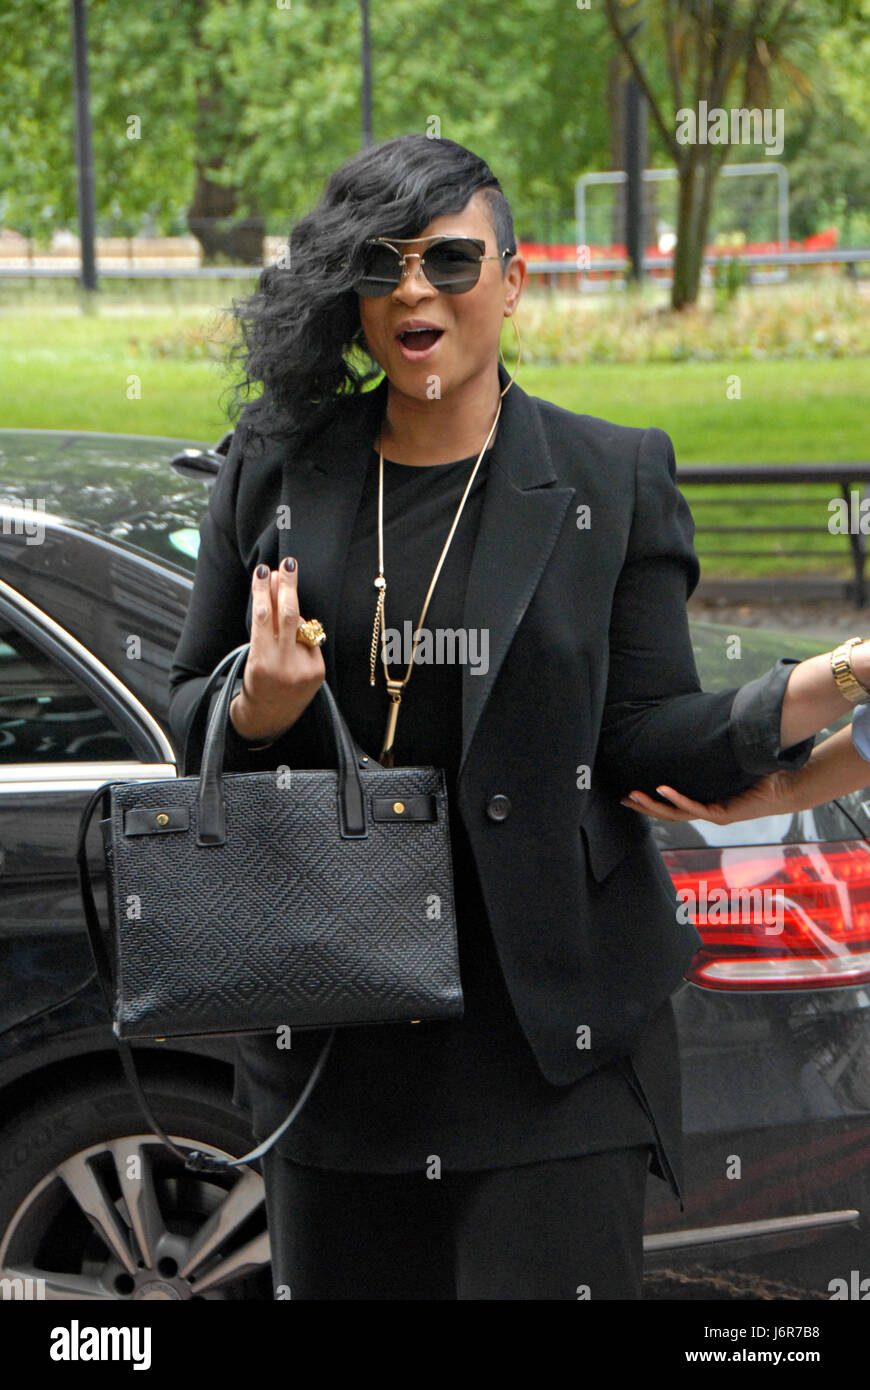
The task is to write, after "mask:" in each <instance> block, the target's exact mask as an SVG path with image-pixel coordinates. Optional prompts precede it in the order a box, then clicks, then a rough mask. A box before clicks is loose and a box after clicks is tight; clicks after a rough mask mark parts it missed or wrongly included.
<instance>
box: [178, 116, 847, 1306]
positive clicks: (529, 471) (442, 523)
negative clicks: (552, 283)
mask: <svg viewBox="0 0 870 1390" xmlns="http://www.w3.org/2000/svg"><path fill="white" fill-rule="evenodd" d="M445 239H446V240H445ZM289 252H290V255H289V261H287V262H286V264H283V265H280V266H279V267H276V268H272V269H269V270H267V271H264V273H263V276H262V278H261V287H260V290H259V292H258V293H257V294H256V295H255V296H253V298H252V300H251V301H250V302H248V303H246V304H244V305H242V306H241V307H240V309H239V311H238V312H239V316H240V319H241V322H242V325H243V327H244V329H245V341H244V353H245V367H246V381H247V383H252V382H253V383H256V382H262V383H263V387H264V389H263V394H262V397H261V399H260V400H259V401H255V402H253V403H251V404H249V405H248V406H247V407H246V409H245V411H244V414H243V416H242V418H241V420H240V422H239V424H238V426H237V428H236V431H235V435H234V439H233V444H232V447H231V450H230V452H229V455H228V457H227V459H226V461H225V463H224V465H223V467H222V469H221V472H220V475H219V477H218V479H217V481H216V483H215V485H214V488H213V490H212V496H211V499H210V503H209V509H208V512H207V514H206V516H205V518H204V520H203V523H202V527H201V545H200V551H199V557H198V562H197V572H196V578H195V583H194V590H193V595H192V598H191V604H190V609H189V612H188V615H187V620H186V623H185V627H184V631H183V633H182V636H181V639H180V642H179V645H178V649H177V651H176V655H175V660H174V663H173V668H172V672H171V677H170V679H171V685H172V699H171V705H170V720H171V723H172V728H173V733H174V736H175V741H176V745H177V747H179V748H180V749H182V750H184V755H183V759H182V762H183V772H184V774H185V775H190V774H191V773H192V772H195V771H197V770H198V757H199V756H200V755H201V748H202V729H203V726H204V720H205V717H206V714H207V711H205V710H203V709H202V708H201V707H200V701H201V696H202V692H203V689H204V686H205V682H206V679H207V676H208V674H209V673H210V672H211V670H212V669H213V667H214V666H215V664H216V663H217V661H218V660H219V659H220V657H221V656H223V655H224V654H225V653H226V652H227V651H228V650H230V649H231V648H233V647H234V646H236V645H238V644H239V643H241V642H244V641H247V640H248V638H249V637H250V642H251V650H250V653H249V655H248V659H247V664H246V669H245V673H244V679H243V681H242V682H241V683H240V685H239V688H238V690H237V693H236V694H235V697H234V699H233V702H232V705H231V724H232V728H231V729H230V731H229V735H228V741H227V750H228V751H227V762H226V764H225V765H226V766H227V767H228V768H229V769H230V770H242V769H250V770H260V769H265V768H274V767H277V766H281V765H283V764H287V765H288V766H290V767H321V766H325V765H328V763H327V762H326V760H327V759H328V758H329V757H330V750H329V749H328V748H324V745H323V743H322V741H321V729H320V725H319V724H318V721H317V719H316V718H314V717H313V713H314V703H313V702H314V696H315V694H316V692H317V690H318V688H319V686H320V684H321V683H322V681H323V679H324V676H326V678H327V679H328V680H329V684H330V688H331V689H332V691H333V693H334V694H335V696H336V698H337V700H338V703H339V705H340V707H341V709H342V711H343V713H344V715H345V718H346V719H347V722H348V724H349V726H350V728H351V732H352V733H353V735H354V737H355V738H356V739H357V741H358V743H359V744H360V745H361V746H362V747H363V748H365V749H366V750H367V751H368V752H369V753H370V754H371V755H373V756H374V757H376V758H377V757H379V756H381V754H382V753H384V752H386V753H387V754H388V755H390V756H393V757H394V758H395V764H396V765H401V764H405V765H410V764H415V763H418V764H434V765H435V766H441V767H444V769H445V773H446V777H447V785H448V793H449V797H450V805H451V841H452V847H453V857H454V879H455V897H456V906H457V918H458V930H459V950H460V969H461V975H462V984H463V994H464V998H465V1014H464V1017H463V1018H462V1019H461V1020H456V1021H450V1022H440V1023H427V1024H420V1025H416V1026H410V1025H401V1026H400V1025H386V1026H383V1027H376V1028H375V1027H368V1028H346V1029H340V1030H338V1031H337V1033H336V1036H335V1040H334V1043H333V1047H332V1051H331V1053H330V1056H329V1059H328V1062H327V1066H326V1069H325V1071H324V1073H323V1075H322V1077H321V1078H320V1080H319V1082H318V1085H317V1087H316V1088H315V1090H314V1092H313V1094H312V1095H311V1097H310V1099H309V1101H308V1102H307V1105H306V1107H305V1108H304V1109H303V1111H302V1113H301V1114H300V1115H299V1117H298V1119H297V1120H296V1121H295V1122H294V1124H293V1125H292V1126H291V1127H290V1129H289V1130H287V1131H286V1133H285V1134H284V1136H283V1137H282V1139H281V1140H280V1141H279V1142H278V1144H277V1145H276V1147H275V1148H274V1149H272V1150H271V1151H270V1152H269V1153H268V1154H267V1155H266V1157H265V1159H264V1161H263V1169H264V1175H265V1182H266V1204H267V1215H268V1221H269V1229H270V1236H271V1246H272V1260H273V1277H274V1283H275V1296H276V1297H277V1298H281V1297H288V1296H289V1297H292V1298H330V1299H332V1298H378V1299H391V1298H403V1299H405V1298H416V1299H429V1298H446V1299H454V1298H459V1299H470V1298H485V1299H502V1298H504V1299H551V1298H552V1299H565V1298H570V1299H578V1298H588V1297H591V1298H594V1299H601V1298H619V1299H623V1298H625V1299H636V1298H639V1297H640V1287H641V1262H642V1231H643V1208H644V1196H645V1190H646V1179H647V1172H648V1169H649V1168H651V1169H652V1171H653V1173H654V1174H655V1175H656V1176H658V1177H660V1178H663V1179H665V1180H666V1181H668V1182H669V1184H670V1186H671V1189H672V1190H673V1191H674V1193H675V1195H676V1196H677V1197H678V1198H681V1186H680V1182H681V1150H680V1132H681V1123H680V1078H679V1064H678V1054H677V1045H676V1031H675V1026H674V1016H673V1011H672V1008H671V1005H670V1000H669V996H670V994H671V993H672V991H673V990H674V988H676V986H677V984H678V983H679V981H680V979H681V978H682V975H683V973H684V972H685V970H686V969H687V968H688V965H689V962H690V961H691V958H692V956H693V954H694V952H695V950H696V949H697V946H698V945H699V944H700V938H699V936H698V934H697V932H696V931H695V930H694V928H692V927H688V926H686V925H684V924H682V923H680V922H679V921H677V920H675V895H674V890H673V885H672V883H671V882H670V879H669V877H668V875H667V873H666V871H665V869H664V865H663V863H662V860H661V857H660V855H659V854H658V851H657V850H656V849H655V846H654V843H653V841H652V836H651V834H650V832H649V827H648V824H647V823H646V822H645V821H644V819H643V818H641V817H632V816H631V815H629V814H628V813H627V812H626V811H625V810H623V809H621V808H620V806H619V798H620V797H621V796H624V795H625V793H626V792H628V791H629V790H631V789H632V788H633V787H639V788H641V790H642V791H644V792H647V793H651V792H652V790H653V788H654V787H655V786H656V785H657V784H660V783H663V782H664V781H665V779H666V778H667V779H668V780H673V781H675V782H677V783H678V784H679V785H681V786H682V787H683V788H684V789H685V790H686V791H687V792H688V793H690V794H691V795H693V796H694V797H697V798H700V799H701V800H703V801H711V800H714V799H717V798H721V797H724V796H728V795H731V794H734V793H737V792H740V791H741V790H744V789H746V788H747V787H750V786H752V785H753V784H754V783H756V782H757V781H758V778H759V777H760V776H762V775H764V774H770V773H772V772H775V771H776V770H777V769H783V768H784V769H794V768H797V767H800V766H801V765H802V764H804V763H805V762H806V760H807V758H808V757H809V755H810V752H811V750H812V742H813V739H812V736H813V734H814V733H815V732H817V731H818V730H819V729H820V728H823V727H824V726H825V724H826V722H827V721H828V720H829V718H830V716H831V714H832V713H833V712H834V710H835V709H836V711H837V712H839V711H840V710H841V709H842V707H843V705H844V701H843V699H842V697H839V696H838V695H837V694H836V687H835V686H834V684H833V681H832V680H831V675H830V668H828V671H827V674H825V672H824V671H823V670H822V669H821V667H818V668H817V667H816V666H814V665H813V663H812V662H805V663H802V664H801V665H800V666H798V665H797V663H796V661H794V660H793V659H791V658H788V657H784V658H781V659H780V661H778V662H777V663H776V666H775V667H773V668H772V670H771V671H770V672H768V674H767V675H766V676H765V677H764V678H762V679H761V680H759V681H754V682H751V683H750V684H749V685H747V686H744V687H742V688H741V689H740V690H739V691H737V692H735V691H734V690H731V691H727V692H723V693H718V694H707V693H705V692H702V691H701V690H700V686H699V683H698V678H697V672H696V670H695V666H694V660H693V656H692V648H691V641H690V637H689V632H688V625H687V620H686V607H685V603H686V597H687V595H688V593H690V592H691V590H692V589H693V588H694V586H695V584H696V583H697V579H698V562H697V558H696V556H695V553H694V550H693V547H692V543H691V541H692V533H693V526H692V521H691V516H690V514H689V511H688V507H687V506H686V503H685V501H684V499H683V498H682V497H681V495H680V493H679V492H678V490H677V489H676V487H675V486H674V481H673V479H674V460H673V450H672V449H671V447H670V441H669V440H668V438H667V436H666V435H665V434H664V433H663V432H662V431H660V430H656V429H649V430H634V429H627V428H623V427H620V426H616V425H611V424H609V423H607V422H605V421H601V420H596V419H594V418H591V417H589V416H579V415H574V414H572V413H571V412H568V411H564V410H560V409H558V408H557V407H555V406H553V405H550V404H549V403H547V402H545V401H540V400H536V399H534V398H532V397H529V396H527V395H526V394H525V393H524V392H523V391H522V388H521V387H520V386H519V385H517V384H515V383H512V382H511V381H510V379H509V378H508V376H507V373H506V372H505V371H504V370H503V368H501V367H500V366H499V363H498V345H499V338H500V331H501V328H502V325H503V322H504V319H505V318H506V317H512V315H513V314H514V312H515V310H516V307H517V303H518V300H519V297H520V292H521V288H522V282H523V275H524V262H523V260H522V258H521V257H520V256H518V255H517V254H516V247H515V243H514V236H513V226H512V221H511V215H510V208H509V205H508V203H507V201H506V199H505V198H504V195H503V193H502V192H501V188H500V185H499V184H498V182H497V180H496V179H495V177H494V176H493V174H492V172H491V170H490V169H489V167H488V166H487V165H486V164H485V163H484V162H483V161H482V160H480V159H479V158H478V157H477V156H476V155H474V154H472V153H471V152H470V151H468V150H466V149H463V148H462V147H461V146H459V145H456V144H454V143H453V142H452V141H449V140H429V139H427V138H426V137H424V136H405V137H401V138H399V139H396V140H391V141H387V142H385V143H384V144H382V145H379V146H375V147H374V148H372V149H369V150H367V151H365V152H363V153H362V154H360V155H357V156H356V157H355V158H353V159H351V160H349V161H348V162H347V163H346V164H344V165H343V166H342V167H341V168H340V169H338V170H337V171H336V173H335V174H334V175H333V177H332V179H331V180H330V182H329V184H328V186H327V189H326V191H325V194H324V196H323V199H322V201H321V202H320V203H319V204H318V206H317V207H315V208H314V209H313V210H312V211H311V212H310V213H309V214H308V215H307V216H306V217H304V218H303V219H302V220H301V221H300V222H299V223H298V224H297V225H296V227H295V228H294V230H293V233H292V235H291V238H290V245H289ZM380 369H382V370H383V377H382V379H381V381H380V384H379V385H378V386H377V388H376V389H374V390H370V389H364V388H366V387H368V386H370V385H371V382H372V381H373V380H375V379H376V378H377V377H378V375H379V374H380ZM381 485H382V487H383V508H382V515H383V521H382V524H381V521H380V516H381V509H380V507H379V499H380V490H381ZM454 523H455V525H454ZM447 542H449V544H446V543H447ZM445 545H446V549H445ZM442 560H443V563H441V564H440V568H439V563H440V562H441V561H442ZM433 576H435V580H434V587H433ZM384 579H385V580H386V588H384V585H383V582H382V581H383V580H384ZM427 600H428V607H427V606H426V602H427ZM246 605H247V612H245V606H246ZM421 612H423V613H425V618H426V622H425V625H424V624H423V622H422V621H421V619H420V614H421ZM314 618H316V619H318V620H319V622H320V623H321V624H322V625H323V628H324V630H325V632H326V644H325V646H324V647H323V648H322V649H321V647H320V646H319V645H307V644H306V641H305V637H306V634H307V635H308V637H309V638H311V636H312V634H311V632H310V630H309V629H307V628H306V629H302V628H301V627H300V622H301V620H302V619H304V620H306V621H308V620H311V619H314ZM415 623H416V627H417V628H419V629H421V630H422V631H424V632H429V633H430V634H431V633H433V632H435V633H445V632H450V631H452V632H455V630H457V629H460V630H461V632H462V633H463V634H464V635H465V637H466V638H467V648H466V659H465V660H464V662H463V660H462V659H461V658H460V660H459V661H458V662H454V661H451V660H449V659H446V660H442V661H440V662H439V661H437V660H435V661H430V662H428V663H424V662H422V661H421V662H418V663H416V664H414V651H413V650H412V653H411V656H410V658H409V656H408V651H407V645H406V646H405V648H404V650H401V651H399V652H396V650H395V649H394V647H391V648H390V652H389V655H388V654H387V648H388V642H390V643H392V642H393V639H394V637H395V635H396V633H402V632H403V630H404V629H405V625H406V624H407V625H408V627H409V628H410V627H412V625H414V624H415ZM472 651H473V652H474V654H475V657H476V660H475V661H472V660H469V659H468V654H469V653H471V652H472ZM378 657H380V661H381V669H378ZM823 665H824V662H822V666H823ZM412 671H413V680H411V679H410V673H411V672H412ZM796 674H797V675H800V677H801V678H800V681H796V679H795V676H796ZM387 676H389V678H390V679H391V680H392V681H393V682H398V681H400V680H402V679H403V678H404V685H401V686H400V685H395V686H393V687H391V688H392V689H393V690H394V691H396V692H397V693H400V694H401V700H400V703H399V705H398V718H397V719H396V707H395V706H394V705H392V704H391V701H390V699H389V697H388V694H387V689H386V685H385V681H386V679H387ZM391 712H392V718H390V713H391ZM264 833H268V831H267V830H264ZM629 851H632V858H631V859H630V860H629V859H628V858H627V856H628V852H629ZM321 1042H322V1036H321V1034H320V1032H319V1031H317V1032H314V1033H298V1032H295V1033H294V1034H293V1037H292V1047H291V1049H290V1050H289V1051H279V1050H278V1049H277V1048H276V1046H275V1042H274V1040H273V1039H272V1038H270V1037H263V1036H260V1037H251V1038H246V1039H244V1040H243V1041H242V1042H241V1043H240V1044H239V1049H238V1051H239V1065H238V1067H237V1074H236V1075H237V1099H238V1100H239V1102H240V1103H242V1104H245V1105H247V1106H250V1108H251V1110H252V1112H253V1122H254V1123H253V1128H254V1133H255V1135H256V1136H257V1138H258V1140H259V1139H262V1138H264V1137H265V1136H266V1135H267V1134H269V1133H270V1132H271V1130H272V1129H273V1128H274V1127H276V1126H277V1125H278V1123H279V1122H280V1121H281V1120H282V1119H283V1118H284V1115H285V1114H286V1113H287V1111H288V1110H289V1109H290V1106H291V1105H292V1103H293V1101H294V1099H295V1098H296V1096H298V1094H299V1092H300V1090H301V1088H302V1086H303V1085H304V1083H305V1081H306V1080H307V1078H308V1075H309V1073H310V1071H311V1069H312V1067H313V1065H314V1061H315V1059H316V1057H317V1054H318V1052H319V1049H320V1046H321Z"/></svg>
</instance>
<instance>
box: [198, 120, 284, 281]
mask: <svg viewBox="0 0 870 1390" xmlns="http://www.w3.org/2000/svg"><path fill="white" fill-rule="evenodd" d="M214 114H215V97H214V94H210V95H201V96H200V97H199V98H198V100H197V128H198V130H200V131H202V133H203V138H202V140H201V141H200V140H197V147H198V148H201V149H208V148H209V146H211V148H212V149H213V148H214V144H215V130H216V129H217V128H218V122H217V120H215V119H214ZM222 164H223V155H222V154H221V153H220V152H218V153H216V154H210V155H209V156H207V157H206V158H205V159H197V160H196V184H195V187H194V192H193V200H192V202H191V204H190V207H189V208H188V210H187V226H188V230H189V231H190V233H191V235H192V236H195V237H196V239H197V241H198V242H199V243H200V245H201V246H202V251H203V263H204V264H205V265H208V264H209V263H210V262H213V261H214V260H216V259H217V258H218V257H219V256H223V257H226V258H227V259H229V260H231V261H240V262H242V263H243V264H244V265H262V263H263V237H264V235H265V230H266V226H265V222H264V219H263V218H262V217H259V216H256V215H254V216H252V217H245V218H235V219H234V214H235V212H236V208H237V206H238V198H239V190H238V188H233V187H230V188H226V187H224V185H222V184H219V183H215V182H213V181H212V179H211V177H210V175H211V173H212V172H213V171H214V170H216V169H220V168H221V166H222Z"/></svg>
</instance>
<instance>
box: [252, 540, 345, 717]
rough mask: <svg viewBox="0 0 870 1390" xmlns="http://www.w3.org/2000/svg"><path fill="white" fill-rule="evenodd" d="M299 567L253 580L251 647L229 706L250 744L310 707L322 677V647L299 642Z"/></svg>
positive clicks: (323, 675) (256, 576) (254, 576)
mask: <svg viewBox="0 0 870 1390" xmlns="http://www.w3.org/2000/svg"><path fill="white" fill-rule="evenodd" d="M298 577H299V566H298V565H297V566H296V568H295V569H294V570H287V569H285V567H284V566H283V565H282V566H281V567H280V569H277V570H270V571H269V573H268V575H265V576H264V577H263V578H262V579H261V578H259V576H258V575H257V572H256V570H255V571H254V575H253V578H252V580H251V588H252V590H253V598H252V603H251V643H250V650H249V652H248V655H247V658H246V660H245V668H244V672H243V674H242V690H241V692H240V693H239V694H238V695H237V696H236V697H235V699H234V700H232V702H231V703H230V718H231V720H232V722H233V725H234V726H235V728H236V729H237V730H238V732H239V733H240V734H241V736H242V737H243V738H245V739H248V740H249V741H253V740H255V739H271V740H273V741H274V739H276V738H278V737H279V735H280V734H282V733H284V731H285V730H286V729H289V727H290V725H291V724H295V722H296V720H297V719H298V718H299V716H300V714H302V712H303V710H304V709H305V708H306V706H307V705H309V704H310V703H311V701H312V700H313V699H314V696H315V695H316V694H317V691H318V690H319V688H320V686H321V685H322V684H323V681H324V680H325V678H326V666H325V664H324V660H323V653H322V652H321V650H320V647H319V646H318V647H310V646H309V645H308V644H307V643H306V642H297V640H296V631H297V628H298V626H299V596H298V590H297V582H298Z"/></svg>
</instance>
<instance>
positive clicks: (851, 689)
mask: <svg viewBox="0 0 870 1390" xmlns="http://www.w3.org/2000/svg"><path fill="white" fill-rule="evenodd" d="M866 641H867V638H866V637H849V638H848V639H847V641H845V642H841V643H840V645H839V647H835V648H834V650H833V651H832V652H831V671H832V672H833V676H834V680H835V681H836V682H837V688H838V690H839V691H840V694H841V695H842V696H843V698H844V699H846V700H848V701H849V704H850V705H857V704H858V702H859V701H860V700H865V699H866V698H867V696H868V695H870V690H868V689H867V688H866V686H863V685H862V684H861V682H860V681H859V680H858V678H857V676H856V675H855V672H854V671H853V670H852V661H851V651H852V648H853V647H857V646H858V645H859V644H860V643H861V642H866Z"/></svg>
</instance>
